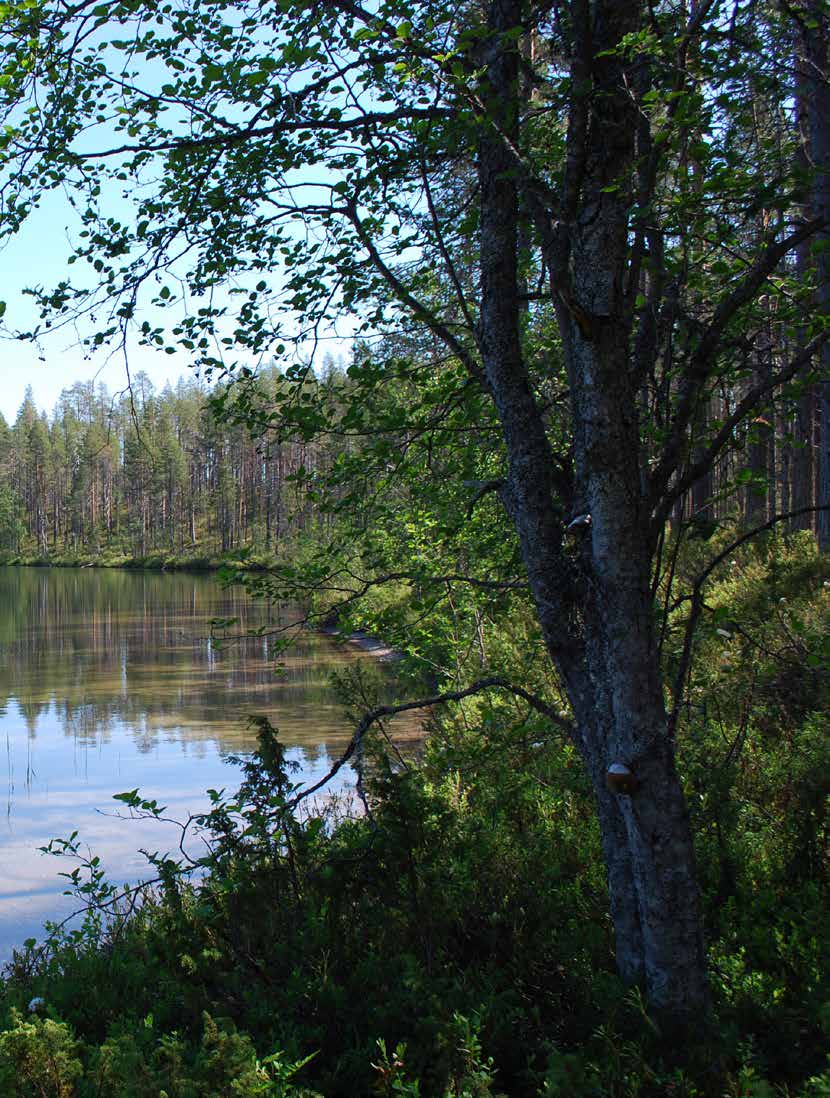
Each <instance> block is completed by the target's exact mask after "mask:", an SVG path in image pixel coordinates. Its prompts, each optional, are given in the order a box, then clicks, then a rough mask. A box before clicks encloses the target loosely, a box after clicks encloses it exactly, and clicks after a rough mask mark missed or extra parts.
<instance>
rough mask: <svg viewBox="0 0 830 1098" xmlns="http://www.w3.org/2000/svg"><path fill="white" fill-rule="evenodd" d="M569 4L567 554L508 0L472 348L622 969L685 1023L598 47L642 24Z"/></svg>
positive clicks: (611, 74)
mask: <svg viewBox="0 0 830 1098" xmlns="http://www.w3.org/2000/svg"><path fill="white" fill-rule="evenodd" d="M574 10H575V19H577V20H579V19H582V20H587V19H588V18H589V17H590V18H592V20H593V25H592V27H591V35H590V38H591V53H590V57H589V56H585V57H583V58H581V59H578V61H577V63H578V64H582V65H583V66H584V68H585V69H587V70H588V72H589V74H590V79H591V81H592V85H593V89H594V93H593V94H592V95H591V102H590V107H589V109H588V112H587V113H586V116H585V117H584V119H583V120H582V122H584V124H580V120H579V119H577V120H576V123H574V121H573V120H572V129H571V131H570V133H569V141H572V142H574V143H576V145H575V147H573V148H572V149H569V154H571V153H572V156H573V161H572V162H573V163H574V164H577V163H578V164H579V178H578V179H572V180H571V185H572V187H573V215H574V216H573V220H572V226H573V229H572V232H571V233H570V239H569V240H568V241H567V242H566V245H567V247H566V248H562V247H560V248H559V256H558V258H559V259H560V260H563V259H564V261H565V262H566V263H567V264H568V266H569V268H570V270H572V272H573V273H572V278H571V279H570V280H568V284H566V280H565V276H564V271H563V270H562V268H559V269H552V272H551V274H552V281H553V290H554V293H555V294H557V295H558V296H559V298H560V301H561V303H562V304H561V308H560V327H561V329H562V336H563V342H564V346H565V354H566V360H567V368H568V375H569V383H570V389H571V401H572V416H573V425H574V440H575V470H576V484H575V486H574V490H573V498H575V499H576V500H577V501H578V506H579V508H580V509H582V508H584V510H585V512H587V513H590V515H591V522H590V525H585V526H584V527H583V528H582V529H583V531H584V532H583V533H582V534H581V535H578V536H579V537H581V539H582V543H581V548H580V550H579V552H578V562H576V563H575V562H574V560H573V554H572V553H569V552H568V551H567V550H566V548H565V546H564V543H563V530H564V526H565V525H566V521H567V518H568V516H566V515H563V513H562V511H561V504H560V503H558V502H557V501H559V500H561V499H562V498H563V493H562V491H561V487H562V486H561V485H558V484H557V483H556V475H555V466H554V462H553V460H552V455H551V452H550V448H549V445H548V442H547V438H546V434H545V428H544V422H543V419H542V416H541V414H540V411H539V409H538V407H537V406H536V403H535V401H534V397H533V393H532V390H531V386H530V383H529V379H528V374H527V368H526V365H525V363H524V361H523V358H522V348H521V339H520V324H519V317H520V314H521V308H520V302H519V294H518V270H517V244H518V236H519V234H518V213H517V211H518V192H517V184H516V180H515V171H513V170H511V169H512V168H513V162H512V159H511V154H510V146H511V144H513V143H514V142H515V140H516V136H517V126H518V119H517V86H518V51H516V50H515V49H511V48H510V47H509V46H507V45H505V43H507V42H509V37H508V36H507V35H506V34H505V33H504V32H507V31H509V30H511V29H512V28H515V27H516V26H518V25H519V23H520V20H521V4H519V3H517V2H516V0H495V2H493V3H492V4H491V5H490V8H489V31H490V36H489V39H488V44H487V51H488V52H487V56H486V64H487V68H486V78H485V81H484V83H483V87H482V92H481V95H482V99H483V101H484V103H485V104H486V107H487V109H488V111H490V112H491V114H492V123H493V125H492V127H490V128H486V129H485V131H484V133H485V136H484V137H483V138H482V141H481V145H480V149H479V182H480V188H481V228H480V235H481V329H480V331H481V335H480V339H481V351H482V360H483V364H484V369H485V373H486V378H487V382H488V384H489V388H490V391H491V394H492V397H493V400H494V403H495V406H496V409H497V411H498V415H499V418H500V421H501V425H502V430H503V434H504V438H505V442H506V447H507V456H508V477H507V483H506V485H505V487H504V489H503V492H502V498H503V501H504V503H505V507H506V509H507V511H508V513H509V515H510V517H511V519H512V521H513V524H514V526H515V528H516V531H517V534H518V537H519V542H520V545H521V550H522V555H523V558H524V563H525V566H526V568H527V573H528V577H529V580H530V585H531V590H532V593H533V597H534V601H535V605H536V610H537V614H538V618H539V621H540V623H541V626H542V629H543V632H544V636H545V640H546V642H547V646H548V650H549V652H550V654H551V657H552V659H553V660H554V662H555V664H556V666H557V669H558V671H559V673H560V675H561V677H562V680H563V682H564V684H565V686H566V689H567V691H568V695H569V698H570V701H571V703H572V706H573V709H574V713H575V715H576V718H577V724H578V728H579V732H578V747H579V750H580V751H581V753H582V756H583V759H584V761H585V764H586V766H587V769H588V772H589V774H590V776H591V780H592V783H593V787H594V791H595V795H596V800H597V806H598V812H599V819H600V827H601V832H602V844H603V852H604V856H605V859H606V868H607V877H608V886H609V893H610V900H611V910H612V915H613V919H614V927H615V933H616V950H617V960H618V967H619V971H620V973H621V975H622V977H623V978H624V979H625V980H627V981H628V982H630V983H634V982H640V981H644V983H645V986H646V989H647V992H648V995H649V999H650V1002H651V1003H652V1005H653V1006H654V1007H655V1008H656V1009H657V1010H658V1011H659V1012H661V1013H663V1014H664V1015H665V1016H667V1017H668V1018H670V1019H672V1020H673V1021H678V1022H682V1021H684V1020H686V1021H688V1020H690V1019H691V1018H693V1017H695V1016H697V1015H698V1014H699V1012H700V1010H701V1009H702V1008H703V1006H704V1004H705V1002H706V976H705V964H704V953H703V940H702V932H701V921H700V909H699V901H698V893H697V885H696V879H695V867H694V856H693V849H692V840H691V833H690V828H689V823H688V818H687V813H686V808H685V802H684V798H683V793H682V790H681V787H680V784H679V781H678V777H677V773H676V770H675V766H674V747H673V744H672V743H671V741H670V739H669V736H668V731H667V721H666V714H665V711H664V706H663V697H662V687H661V679H660V673H659V666H658V660H657V651H656V644H655V638H654V633H653V626H652V619H653V608H652V602H651V595H650V570H651V546H650V543H649V534H648V531H649V514H648V507H647V503H646V500H645V498H644V495H643V488H642V477H641V468H640V438H639V424H638V416H637V387H638V382H637V376H636V374H637V372H636V363H633V362H632V361H631V360H630V354H629V350H628V345H627V341H626V339H625V338H624V337H623V333H624V332H625V324H624V319H623V311H624V302H623V289H622V288H623V284H624V274H625V271H626V266H627V259H628V256H627V232H628V209H629V201H630V200H629V196H628V195H627V194H625V193H624V192H621V191H614V190H613V188H610V187H609V184H610V183H613V182H615V181H617V180H618V178H619V177H621V176H624V175H625V173H626V172H629V173H630V169H631V166H632V160H633V156H634V147H633V134H634V131H635V122H636V120H635V119H633V118H632V110H631V106H630V102H629V97H628V96H627V94H626V92H625V89H624V86H623V82H622V79H621V71H620V68H619V62H618V60H617V59H615V58H614V57H612V56H604V57H597V55H598V54H602V53H603V52H604V51H609V50H612V49H613V47H614V46H615V45H617V44H618V43H619V41H620V39H621V38H622V37H623V36H624V35H626V34H628V33H630V32H631V31H633V30H635V29H636V28H637V26H638V23H639V8H638V5H636V4H631V3H628V2H625V3H624V2H622V0H617V2H608V3H597V4H596V5H593V6H592V10H591V12H590V13H589V10H588V7H587V5H584V6H580V5H579V4H575V5H574ZM583 75H585V74H583ZM585 105H586V106H587V103H586V104H585ZM581 109H582V108H581V107H580V106H578V107H577V110H581ZM505 137H506V138H507V139H508V140H505ZM566 187H567V183H566ZM569 220H570V218H569ZM574 606H576V607H578V608H579V609H578V612H577V613H574V612H573V607H574ZM577 623H578V624H577ZM615 763H616V764H620V765H623V766H625V767H628V768H629V769H630V770H631V771H632V772H633V775H634V778H633V781H634V782H635V783H636V789H629V790H628V791H627V792H625V793H620V792H616V793H613V792H610V791H609V790H608V789H607V788H606V775H607V773H608V770H609V768H610V767H611V766H612V765H613V764H615Z"/></svg>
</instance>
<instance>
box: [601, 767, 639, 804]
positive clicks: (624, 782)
mask: <svg viewBox="0 0 830 1098" xmlns="http://www.w3.org/2000/svg"><path fill="white" fill-rule="evenodd" d="M605 784H606V785H607V786H608V788H609V789H610V790H611V792H612V793H618V794H622V795H624V796H626V797H630V796H631V794H632V793H636V792H637V788H638V786H639V784H640V783H639V782H638V781H637V776H636V774H634V772H633V771H632V770H631V768H630V767H628V766H626V765H625V763H619V762H615V763H611V765H610V766H609V767H608V769H607V770H606V772H605Z"/></svg>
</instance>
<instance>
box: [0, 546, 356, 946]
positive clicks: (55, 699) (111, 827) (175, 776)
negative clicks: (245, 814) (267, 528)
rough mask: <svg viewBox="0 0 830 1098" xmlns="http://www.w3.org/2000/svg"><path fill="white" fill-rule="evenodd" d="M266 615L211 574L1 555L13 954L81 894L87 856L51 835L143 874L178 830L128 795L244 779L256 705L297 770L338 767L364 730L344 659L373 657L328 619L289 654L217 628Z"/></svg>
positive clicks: (190, 801)
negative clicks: (327, 629)
mask: <svg viewBox="0 0 830 1098" xmlns="http://www.w3.org/2000/svg"><path fill="white" fill-rule="evenodd" d="M266 613H267V611H266V608H265V607H263V606H262V605H260V604H255V603H252V602H251V601H250V600H249V599H248V597H247V596H246V595H245V593H244V592H243V591H242V590H241V589H231V590H229V591H223V590H222V589H221V588H220V587H219V585H218V583H217V581H216V579H215V578H214V577H211V576H199V575H186V574H182V573H170V574H157V573H131V572H122V571H116V570H109V569H106V570H96V569H38V568H1V567H0V751H2V753H3V756H4V759H3V761H2V763H0V778H2V779H3V780H2V783H0V794H2V798H3V800H2V818H0V961H2V960H6V959H8V957H9V956H10V954H11V950H12V948H13V946H15V945H19V944H21V943H22V941H23V940H24V939H25V938H27V937H29V936H37V935H38V933H39V930H40V927H41V926H42V923H43V921H44V919H56V918H59V917H61V916H63V915H64V914H66V913H68V912H69V911H70V910H72V909H73V906H74V904H73V903H72V901H70V899H69V898H68V897H64V896H63V895H62V891H63V888H64V887H65V882H63V881H62V880H61V878H60V877H59V876H58V873H59V872H60V871H61V870H62V869H63V870H66V869H71V868H73V867H72V866H70V865H65V864H63V863H62V861H61V860H60V859H57V858H54V857H51V856H46V855H43V854H41V853H39V852H38V851H37V847H38V846H41V845H44V844H45V843H47V842H48V841H49V839H50V838H53V837H67V836H68V835H69V834H70V833H71V832H72V831H74V830H78V831H79V833H80V838H81V839H82V840H83V841H84V843H85V844H87V845H88V846H89V848H90V849H91V850H92V851H94V853H96V854H98V855H100V856H101V858H102V861H103V863H104V865H105V867H106V869H107V871H108V873H109V875H110V877H111V878H112V879H113V880H119V881H121V880H133V879H136V878H139V877H140V876H141V875H142V873H143V872H144V870H145V866H146V863H145V862H144V859H143V857H142V856H141V855H140V854H139V853H138V848H140V847H142V846H143V847H147V848H148V849H152V850H156V849H160V850H167V849H172V848H173V847H174V846H175V844H176V842H177V841H178V834H177V833H175V832H174V829H173V828H172V827H171V826H170V825H169V824H168V825H164V824H160V823H156V822H153V821H149V822H147V821H140V822H136V821H129V820H120V819H117V818H113V816H112V815H111V813H113V812H114V811H115V810H116V809H117V808H118V805H117V803H116V802H114V801H113V800H112V795H113V794H114V793H118V792H122V791H124V790H127V789H133V788H135V787H136V786H138V787H140V789H141V791H142V794H143V795H145V796H147V797H151V798H156V799H157V800H158V801H159V803H160V804H164V805H167V806H169V812H170V814H171V815H174V816H176V817H178V818H184V817H186V815H187V814H188V813H189V812H194V811H200V810H202V809H203V808H204V807H205V806H206V804H207V798H206V797H205V794H204V791H205V790H206V789H208V788H211V787H213V788H217V789H221V788H227V789H228V790H229V791H232V790H233V789H235V788H236V786H237V785H238V771H236V770H235V769H233V768H232V767H231V766H230V765H229V764H228V763H227V762H226V761H225V760H224V757H225V756H226V755H227V754H228V753H235V754H245V753H247V752H250V751H251V750H253V748H254V747H255V746H256V737H255V734H254V733H252V732H251V731H250V729H248V728H247V717H248V715H249V714H252V713H266V714H267V715H268V717H269V718H270V720H271V722H272V723H273V724H274V725H275V726H276V727H278V728H279V730H280V733H281V738H282V739H283V740H284V741H285V742H286V743H287V744H288V745H290V747H291V751H290V755H291V757H293V758H294V759H296V760H297V761H298V762H299V763H300V765H301V771H300V772H299V774H298V776H297V779H296V780H298V781H300V780H302V781H305V782H307V783H310V782H312V781H313V780H315V779H316V778H319V777H322V776H323V775H324V774H325V773H326V771H327V770H328V768H329V767H330V765H331V763H332V761H333V760H334V759H335V758H336V757H337V756H338V754H339V753H340V751H342V749H343V747H344V746H345V744H346V743H347V741H348V738H349V735H350V728H349V726H348V725H347V724H346V723H345V720H344V717H343V715H342V712H341V709H340V706H339V705H338V703H337V701H336V699H335V697H334V693H333V690H332V688H331V685H330V675H331V672H332V671H333V670H335V669H336V668H337V667H342V666H343V665H344V663H347V662H350V661H353V660H355V659H359V658H366V657H361V654H360V653H358V652H356V651H355V650H353V649H351V648H349V647H345V648H344V647H343V646H337V645H336V644H335V643H334V641H332V640H331V639H329V638H327V637H323V636H318V635H315V634H312V633H303V634H301V636H300V637H299V638H298V640H297V642H296V643H295V644H293V645H292V647H291V648H290V650H288V651H286V652H281V653H279V654H277V652H276V646H275V644H274V642H273V641H272V640H269V639H268V638H264V637H261V638H246V639H244V640H242V641H234V642H232V643H224V644H223V645H221V646H220V647H218V648H217V645H216V644H215V642H213V641H212V640H211V637H210V625H209V622H210V619H211V618H229V617H238V618H239V619H240V622H239V624H238V625H237V626H234V632H236V631H240V630H241V631H244V630H245V629H247V628H253V627H256V626H259V625H261V624H263V623H264V622H265V621H266V616H265V615H266ZM275 659H276V660H278V661H279V663H280V664H281V665H282V667H281V668H280V669H279V670H277V669H276V668H275ZM166 844H167V845H166Z"/></svg>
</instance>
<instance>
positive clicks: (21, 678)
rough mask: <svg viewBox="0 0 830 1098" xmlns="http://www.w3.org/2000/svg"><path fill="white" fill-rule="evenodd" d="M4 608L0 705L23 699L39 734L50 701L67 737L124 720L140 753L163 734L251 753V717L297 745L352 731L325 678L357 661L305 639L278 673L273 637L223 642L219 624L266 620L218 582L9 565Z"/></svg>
mask: <svg viewBox="0 0 830 1098" xmlns="http://www.w3.org/2000/svg"><path fill="white" fill-rule="evenodd" d="M0 607H2V611H0V702H3V703H5V702H7V701H8V699H9V698H10V697H12V696H13V697H14V698H15V699H16V700H17V703H18V706H19V708H20V711H21V713H22V715H23V717H24V719H25V721H26V725H27V728H28V729H29V731H30V734H31V735H33V734H34V732H35V730H36V728H37V724H38V721H39V720H40V718H41V717H42V716H43V715H44V713H45V712H46V711H47V710H48V709H49V707H50V705H51V704H52V703H53V702H54V704H55V712H56V715H57V718H58V720H59V722H60V726H61V728H62V730H63V732H64V734H65V735H67V736H69V737H72V738H73V739H74V740H76V741H77V742H78V743H80V744H82V745H85V746H87V745H93V744H100V743H102V742H107V741H108V739H109V738H110V736H111V734H112V731H113V729H114V728H115V727H116V725H119V724H121V725H126V726H128V727H129V728H131V729H133V730H134V732H133V735H134V739H135V743H136V746H137V748H138V749H139V750H140V751H150V750H152V749H153V747H154V746H155V745H156V744H157V743H158V741H159V737H160V736H164V737H165V739H170V738H171V737H175V738H177V739H179V740H187V741H199V740H202V741H205V742H208V741H213V742H216V743H218V745H219V746H220V748H221V749H222V750H228V751H234V750H246V749H249V748H250V747H253V746H254V744H255V737H254V736H253V734H250V735H246V734H245V733H244V730H243V726H244V723H245V718H246V715H247V714H249V713H253V712H262V711H266V712H268V713H269V716H270V717H271V719H272V720H273V723H274V724H275V725H277V726H280V727H281V729H282V732H283V734H284V735H285V738H286V739H287V740H288V741H289V742H290V741H291V740H292V739H294V738H297V737H300V736H302V737H303V738H305V737H308V736H309V735H311V734H327V733H334V734H335V735H336V734H337V732H339V733H340V734H341V735H343V733H344V731H345V730H344V729H343V728H342V724H341V722H340V719H339V713H338V710H337V707H336V705H334V704H333V699H332V693H331V689H330V687H329V682H328V679H329V673H330V671H331V670H333V668H334V667H335V666H337V665H338V664H340V663H342V662H343V661H344V660H345V659H348V658H350V654H349V653H344V652H342V651H337V650H335V649H333V648H332V646H331V645H330V644H327V642H326V641H324V640H322V639H321V638H319V637H316V636H312V635H309V634H304V635H303V636H301V637H300V638H298V643H297V644H296V645H295V646H293V647H292V650H291V651H289V652H287V653H285V652H280V653H279V659H280V662H281V663H283V664H284V665H285V667H284V670H282V671H281V672H279V673H277V672H275V667H274V663H273V659H274V656H275V654H276V647H275V645H274V643H273V641H271V640H270V639H269V638H266V637H251V638H243V639H241V640H227V641H226V642H225V643H223V644H222V645H220V646H218V645H217V644H216V643H215V642H214V641H212V640H211V637H210V624H209V623H210V619H211V618H215V617H219V618H230V617H237V618H239V619H240V621H239V624H238V625H237V626H235V627H234V629H235V630H236V631H240V632H241V631H244V630H245V629H248V628H256V627H258V626H260V625H262V624H264V622H265V620H266V618H265V612H264V608H263V607H262V606H261V605H258V604H252V603H251V602H250V600H249V599H248V597H247V595H246V594H245V593H244V591H242V590H241V589H234V588H231V589H230V590H227V591H221V590H220V589H219V588H218V586H217V584H216V581H215V580H214V579H212V578H206V577H201V576H193V575H184V574H175V573H174V574H166V575H158V574H150V573H140V574H132V573H128V572H118V571H115V570H101V571H97V570H64V569H50V570H40V569H27V568H0ZM243 744H244V746H243Z"/></svg>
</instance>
